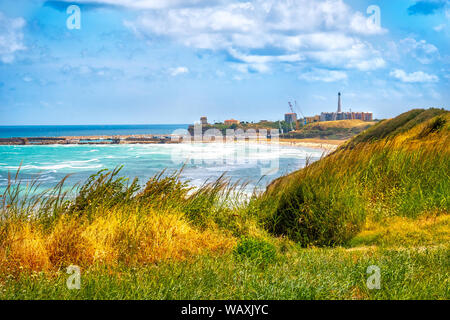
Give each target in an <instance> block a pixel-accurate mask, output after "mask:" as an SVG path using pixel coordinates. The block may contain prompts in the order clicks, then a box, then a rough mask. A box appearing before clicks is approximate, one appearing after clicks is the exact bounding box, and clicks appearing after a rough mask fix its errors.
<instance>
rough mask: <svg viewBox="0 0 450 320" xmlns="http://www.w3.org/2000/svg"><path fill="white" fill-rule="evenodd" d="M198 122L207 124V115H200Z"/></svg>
mask: <svg viewBox="0 0 450 320" xmlns="http://www.w3.org/2000/svg"><path fill="white" fill-rule="evenodd" d="M200 123H201V124H202V125H207V124H208V118H207V117H201V118H200Z"/></svg>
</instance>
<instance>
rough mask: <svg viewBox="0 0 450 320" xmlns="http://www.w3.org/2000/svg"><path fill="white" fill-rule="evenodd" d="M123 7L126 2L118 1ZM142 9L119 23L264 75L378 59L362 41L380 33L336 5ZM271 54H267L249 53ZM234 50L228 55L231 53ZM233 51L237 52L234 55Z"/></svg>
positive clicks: (326, 1) (328, 1)
mask: <svg viewBox="0 0 450 320" xmlns="http://www.w3.org/2000/svg"><path fill="white" fill-rule="evenodd" d="M121 2H122V3H123V4H125V2H126V1H121ZM179 4H180V6H179V7H171V8H166V9H160V10H146V11H144V12H142V13H141V14H140V15H139V16H138V17H137V18H136V20H134V21H125V22H124V24H125V26H127V27H128V28H130V29H131V30H133V31H134V32H136V33H137V34H138V35H140V36H143V37H146V36H148V37H149V38H150V39H151V38H153V37H154V35H157V36H164V37H168V38H170V39H173V40H175V41H177V42H179V43H181V44H183V45H185V46H189V47H193V48H197V49H209V50H214V51H217V50H221V51H225V52H228V53H229V54H231V55H232V56H233V57H234V58H235V59H238V60H240V61H241V62H242V63H245V64H248V66H249V67H250V68H253V69H256V70H261V71H263V72H266V71H268V70H270V65H271V64H273V63H278V62H290V63H298V62H300V61H303V62H308V61H311V62H319V63H322V64H325V67H333V68H335V67H338V66H339V67H347V68H355V69H359V70H364V71H366V70H373V69H377V68H382V67H384V66H385V63H384V60H383V59H382V58H381V54H380V53H379V52H378V51H377V50H375V49H374V48H373V47H372V46H371V45H370V44H369V43H368V42H367V41H365V40H363V39H362V37H365V36H367V35H376V34H383V33H385V32H386V30H385V29H382V28H381V27H379V26H376V25H375V24H373V23H371V22H370V19H368V18H367V17H366V16H365V15H364V14H362V13H360V12H355V11H354V10H352V9H351V8H350V7H349V6H348V5H347V4H345V3H344V2H343V1H342V0H321V1H309V0H254V1H251V2H250V1H249V2H232V3H230V2H228V1H221V2H215V4H213V5H198V6H186V5H185V6H182V5H181V2H179ZM260 49H264V50H266V51H267V50H269V51H270V50H272V53H271V54H269V55H268V54H261V53H260V52H261V51H260V52H259V53H254V52H255V51H257V50H260ZM233 50H234V51H233ZM233 52H241V53H242V54H239V56H236V55H233Z"/></svg>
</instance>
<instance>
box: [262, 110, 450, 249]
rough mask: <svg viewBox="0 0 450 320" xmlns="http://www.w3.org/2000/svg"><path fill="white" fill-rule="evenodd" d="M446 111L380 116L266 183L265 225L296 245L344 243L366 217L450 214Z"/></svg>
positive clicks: (449, 127) (449, 137) (448, 114)
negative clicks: (299, 166) (309, 161)
mask: <svg viewBox="0 0 450 320" xmlns="http://www.w3.org/2000/svg"><path fill="white" fill-rule="evenodd" d="M449 133H450V112H449V111H445V110H440V109H429V110H412V111H409V112H406V113H404V114H402V115H400V116H398V117H396V118H394V119H390V120H385V121H383V122H381V123H379V124H377V125H375V126H373V127H372V128H370V129H368V130H366V131H365V132H363V133H361V134H360V135H358V136H356V137H355V138H353V139H352V140H350V141H348V142H347V143H345V144H344V145H343V146H341V147H339V148H338V149H337V150H336V151H335V152H334V153H332V154H330V155H329V156H327V157H325V158H323V159H321V160H320V161H318V162H316V163H313V164H311V165H309V166H307V167H306V168H304V169H302V170H299V171H297V172H294V173H292V174H290V175H288V176H285V177H282V178H279V179H277V180H275V181H274V182H273V183H272V184H271V185H270V186H269V187H268V189H267V191H266V194H265V197H266V205H267V212H268V215H267V217H266V221H267V225H268V228H269V229H270V230H271V232H273V233H274V234H276V235H286V236H288V237H289V238H291V239H293V240H295V241H297V242H299V243H301V244H302V245H305V246H307V245H336V244H343V243H346V242H347V241H348V240H350V239H351V238H352V237H354V236H355V235H356V234H357V233H358V232H360V231H361V230H362V228H363V226H364V225H365V224H366V223H367V221H369V220H370V221H377V222H380V221H385V220H386V219H388V218H391V217H395V216H398V217H407V218H411V219H416V218H421V217H423V216H424V215H431V216H439V215H442V214H448V212H449V208H450V176H449V173H450V147H449V142H450V134H449Z"/></svg>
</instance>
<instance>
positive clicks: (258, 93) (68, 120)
mask: <svg viewBox="0 0 450 320" xmlns="http://www.w3.org/2000/svg"><path fill="white" fill-rule="evenodd" d="M73 4H75V5H77V6H78V7H79V8H80V29H77V28H69V27H73V26H76V21H77V20H74V17H73V16H72V14H70V13H69V14H68V13H67V8H68V7H69V6H70V5H73ZM377 8H379V9H380V10H379V15H378V9H377ZM70 12H72V11H70ZM378 18H379V19H378ZM68 24H69V27H68ZM449 40H450V0H434V1H416V0H394V1H392V0H383V1H376V0H370V1H365V0H358V1H357V0H325V1H321V0H315V1H311V0H253V1H251V0H250V1H245V0H239V1H238V0H228V1H225V0H134V1H133V0H98V1H88V0H80V1H43V0H2V1H1V2H0V121H1V122H0V125H20V124H127V123H128V124H137V123H191V122H193V121H195V120H197V119H198V118H199V117H200V116H201V115H206V116H208V118H209V119H210V120H216V121H219V120H222V121H223V120H224V119H227V118H237V119H240V120H247V121H252V120H260V119H268V120H278V119H281V118H282V117H283V114H284V113H285V112H287V111H288V101H297V103H298V106H299V109H300V110H301V111H302V112H303V114H305V115H313V114H318V113H320V112H321V111H334V110H335V109H336V105H337V101H336V100H337V92H338V91H341V92H342V97H343V108H344V111H346V110H349V109H352V110H353V111H372V112H374V114H375V117H377V118H386V117H392V116H395V115H398V114H399V113H401V112H404V111H407V110H409V109H411V108H418V107H420V108H424V107H444V108H447V109H448V108H449V105H450V103H449V101H450V90H449V88H450V52H449V44H450V41H449Z"/></svg>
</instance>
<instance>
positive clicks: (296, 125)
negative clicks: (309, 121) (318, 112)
mask: <svg viewBox="0 0 450 320" xmlns="http://www.w3.org/2000/svg"><path fill="white" fill-rule="evenodd" d="M288 104H289V109H291V112H292V113H295V111H294V107H293V106H292V103H291V102H290V101H288ZM295 107H296V108H297V101H295ZM300 113H301V111H300ZM302 115H303V114H302ZM303 118H304V117H303ZM298 129H299V127H298V121H295V130H298ZM291 130H294V129H293V128H292V122H291Z"/></svg>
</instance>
